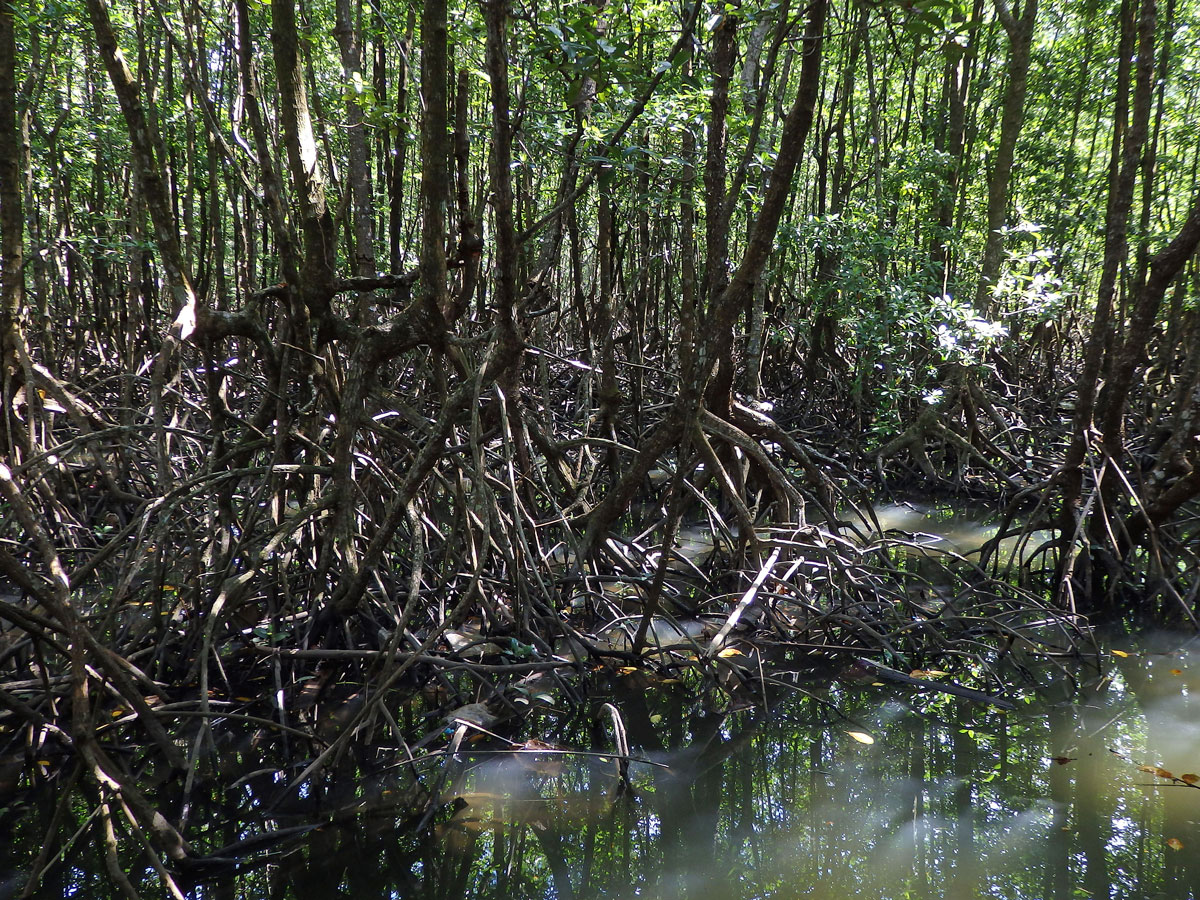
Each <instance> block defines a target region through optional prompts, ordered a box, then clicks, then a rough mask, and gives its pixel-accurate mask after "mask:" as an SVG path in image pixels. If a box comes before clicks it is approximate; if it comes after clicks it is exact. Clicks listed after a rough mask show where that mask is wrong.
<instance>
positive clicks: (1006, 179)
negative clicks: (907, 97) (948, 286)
mask: <svg viewBox="0 0 1200 900" xmlns="http://www.w3.org/2000/svg"><path fill="white" fill-rule="evenodd" d="M1037 6H1038V4H1037V0H1024V7H1023V8H1018V9H1016V10H1015V11H1010V10H1009V8H1008V2H1007V0H996V12H997V13H998V15H999V16H1000V23H1001V24H1002V25H1003V26H1004V30H1005V32H1006V33H1007V34H1008V42H1009V48H1008V70H1007V73H1006V75H1007V83H1006V84H1005V87H1004V101H1003V112H1002V114H1001V117H1000V141H999V143H998V144H997V145H996V156H995V159H994V160H993V162H992V171H991V174H990V175H989V177H988V204H987V236H986V239H985V243H984V248H983V263H982V265H981V266H980V273H979V287H978V289H977V291H976V294H975V308H976V309H977V310H979V312H980V314H981V315H985V316H986V315H987V313H988V310H989V307H990V305H991V296H990V295H991V291H992V289H993V288H994V287H995V286H996V279H997V278H998V277H999V275H1000V266H1001V264H1002V263H1003V262H1004V234H1003V229H1004V227H1005V224H1006V221H1007V215H1008V205H1009V193H1010V185H1011V183H1012V171H1013V157H1014V155H1015V153H1016V149H1017V139H1018V138H1019V137H1020V135H1021V126H1022V125H1023V124H1024V122H1025V87H1026V83H1027V81H1028V78H1029V50H1030V47H1031V45H1032V43H1033V25H1034V20H1035V19H1036V18H1037ZM952 109H953V108H952Z"/></svg>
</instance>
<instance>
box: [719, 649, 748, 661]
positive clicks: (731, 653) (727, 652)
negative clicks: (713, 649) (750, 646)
mask: <svg viewBox="0 0 1200 900" xmlns="http://www.w3.org/2000/svg"><path fill="white" fill-rule="evenodd" d="M745 655H746V654H745V653H743V652H742V651H741V650H739V649H738V648H737V647H726V648H725V649H724V650H722V651H721V652H720V653H718V654H717V656H720V657H722V658H724V659H728V658H729V657H731V656H745Z"/></svg>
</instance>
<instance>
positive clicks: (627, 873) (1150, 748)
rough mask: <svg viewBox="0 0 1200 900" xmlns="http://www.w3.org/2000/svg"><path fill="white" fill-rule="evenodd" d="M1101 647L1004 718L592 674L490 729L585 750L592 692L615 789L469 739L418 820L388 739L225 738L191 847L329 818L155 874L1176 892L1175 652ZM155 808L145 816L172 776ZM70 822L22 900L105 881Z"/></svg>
mask: <svg viewBox="0 0 1200 900" xmlns="http://www.w3.org/2000/svg"><path fill="white" fill-rule="evenodd" d="M1120 646H1123V647H1125V648H1126V649H1125V650H1124V651H1123V652H1126V653H1128V654H1129V655H1128V656H1120V655H1114V654H1113V653H1112V652H1110V651H1105V653H1104V654H1103V658H1102V662H1103V665H1104V667H1105V668H1104V671H1102V672H1101V671H1098V670H1096V669H1095V668H1092V667H1090V666H1088V665H1086V664H1082V665H1081V664H1072V666H1071V667H1070V668H1069V669H1067V670H1060V669H1058V668H1057V667H1054V666H1049V667H1047V666H1041V667H1038V668H1035V669H1032V670H1031V671H1030V672H1029V679H1030V680H1026V682H1025V683H1026V686H1027V687H1028V688H1029V692H1028V693H1027V694H1026V695H1025V696H1024V697H1022V698H1019V702H1018V704H1017V705H1018V709H1017V710H1016V711H1015V712H1008V713H1004V712H1001V711H998V710H995V709H991V708H988V707H983V706H979V705H976V704H973V703H970V702H967V701H963V700H960V699H957V698H952V697H948V696H945V695H930V694H926V695H921V696H919V695H915V694H911V693H906V692H903V691H898V690H896V689H885V688H882V687H878V686H875V685H873V684H872V683H871V681H870V678H869V676H867V675H866V674H865V673H863V672H856V671H849V672H844V673H842V674H841V675H840V676H839V678H838V680H836V681H834V682H832V683H828V681H827V680H826V683H825V685H824V686H818V685H815V684H812V683H805V682H804V681H803V680H802V679H800V678H799V677H797V686H796V687H795V688H794V689H790V690H789V689H787V688H783V687H776V688H775V689H773V691H772V693H773V694H774V700H773V702H772V704H771V706H770V708H769V709H765V710H764V709H761V708H759V709H752V708H748V709H742V710H740V711H730V710H728V709H726V710H722V709H719V708H717V706H716V705H714V704H719V703H722V702H724V701H721V700H719V697H720V696H721V695H720V694H719V693H718V692H711V693H701V695H700V696H699V698H697V695H696V691H695V688H696V687H697V686H696V685H683V684H679V683H672V682H671V681H670V680H664V679H661V678H659V679H650V678H647V676H645V675H643V674H640V673H632V674H630V675H628V676H618V677H616V678H615V679H614V681H613V683H612V684H611V685H610V689H609V690H608V691H607V692H606V694H605V696H604V697H603V698H601V697H597V698H595V702H594V703H592V704H591V705H590V706H589V707H588V709H589V712H588V713H587V714H576V715H571V714H566V713H563V714H558V713H555V712H554V711H553V710H550V709H544V710H542V711H541V712H539V713H536V714H534V715H533V716H531V717H530V718H529V719H527V720H526V722H525V725H524V728H523V730H522V729H521V728H520V727H518V726H512V725H505V724H503V723H500V724H497V725H495V726H494V727H495V728H496V729H498V730H499V731H501V732H503V733H506V734H507V736H508V737H510V738H511V739H512V740H519V741H524V740H527V739H529V738H540V739H542V740H545V741H548V742H551V743H553V744H554V745H556V746H557V747H560V748H564V749H567V750H588V749H592V748H593V747H597V748H598V750H599V752H601V753H602V752H604V751H605V750H609V749H611V744H610V743H609V741H608V739H607V737H606V736H605V735H606V733H608V731H609V729H608V721H609V720H608V718H607V716H606V715H605V714H603V713H602V712H601V709H600V707H599V702H600V700H601V699H607V700H611V702H612V703H613V704H614V705H615V706H616V707H617V708H618V709H619V710H620V712H621V716H622V719H623V721H624V723H625V725H626V727H627V728H628V733H629V739H630V742H631V752H632V753H633V754H634V755H635V756H638V757H640V758H641V759H642V760H644V761H641V762H634V763H633V764H632V765H631V767H630V772H629V775H630V780H631V782H632V785H633V788H634V794H633V795H632V796H629V795H628V794H626V795H624V796H622V794H621V790H620V787H619V785H620V781H619V779H618V777H617V772H616V764H615V761H614V760H612V759H611V758H607V757H603V756H599V755H583V756H578V755H572V754H570V753H557V754H549V755H546V754H537V753H512V752H503V751H504V750H506V749H511V745H509V744H507V743H505V742H503V741H498V740H495V739H490V738H489V739H486V740H485V741H484V742H483V743H479V744H470V743H468V744H464V752H463V753H462V754H460V755H459V756H458V757H456V758H455V759H454V760H453V761H452V763H451V764H450V765H449V766H448V767H447V766H446V761H445V758H444V757H435V758H434V759H432V760H430V761H429V762H427V763H424V764H422V765H421V766H420V767H419V769H420V771H421V773H422V778H423V780H424V781H425V783H426V784H429V785H433V784H435V783H440V791H441V796H442V797H443V799H444V801H445V806H444V807H443V808H442V810H441V812H440V813H439V814H438V815H437V816H436V817H435V818H433V819H432V820H430V821H429V822H427V823H422V822H421V821H420V820H419V817H414V815H413V813H412V811H411V809H410V808H409V807H407V806H406V805H405V804H404V802H403V798H405V797H406V796H408V792H409V791H410V789H411V781H410V780H409V776H408V775H407V774H406V771H405V769H404V767H402V766H398V765H396V764H395V763H396V761H397V759H398V754H397V753H396V752H395V751H394V750H389V749H388V748H386V747H373V748H358V751H357V752H358V755H359V763H358V768H357V769H356V770H355V772H354V773H353V774H352V775H348V774H346V773H345V772H343V774H342V775H340V776H339V777H337V778H335V779H333V780H331V781H329V782H327V783H324V784H320V785H318V784H316V783H309V784H306V785H304V786H303V787H302V788H301V790H299V791H296V792H291V793H281V790H282V788H283V786H284V785H286V783H287V780H288V777H289V774H290V775H294V774H295V772H296V771H297V770H296V769H295V768H290V769H289V768H287V767H280V766H278V765H277V764H274V763H272V762H271V759H273V758H276V756H275V752H276V751H278V750H280V749H281V747H280V746H279V745H278V744H274V745H273V744H271V742H270V741H269V739H267V738H266V737H265V736H263V735H252V734H236V733H230V734H229V735H227V737H226V738H225V739H224V743H223V746H222V754H221V758H222V764H221V767H222V771H221V772H220V773H218V774H219V777H217V778H214V779H213V780H212V781H206V780H204V779H201V780H200V782H199V783H198V785H197V787H196V789H195V790H194V792H193V796H192V805H191V807H190V809H189V824H188V834H189V836H190V837H191V839H192V840H193V841H194V843H195V844H196V845H197V848H198V849H201V850H207V851H209V852H211V851H215V850H216V849H217V848H219V847H221V846H224V845H228V844H231V843H233V842H235V841H238V840H242V839H245V838H247V837H252V836H254V835H260V834H267V833H271V832H277V830H278V829H286V828H297V827H298V826H303V825H305V824H306V823H312V822H313V821H320V820H322V819H327V818H330V817H329V816H328V815H327V814H328V813H329V811H330V810H333V809H338V810H341V813H340V815H339V816H335V817H334V818H337V819H338V821H335V822H332V823H331V824H326V825H325V826H323V827H321V828H319V829H316V830H309V831H302V832H301V833H292V834H290V835H288V834H286V833H285V834H284V836H283V837H282V839H280V840H277V841H275V842H273V843H269V844H264V845H262V846H261V847H258V848H254V847H248V848H247V847H243V848H241V849H240V850H238V855H239V856H240V857H241V859H242V866H241V867H240V868H217V869H214V870H212V871H210V872H208V873H204V878H203V879H201V880H198V881H194V882H193V883H191V884H190V885H189V883H188V882H187V881H186V880H181V882H180V884H181V886H182V887H183V889H184V890H185V891H187V892H188V895H189V896H191V897H195V898H207V897H221V898H258V897H268V896H270V897H279V898H296V900H300V898H314V900H316V898H321V900H327V898H334V897H346V898H355V900H360V898H376V897H381V898H382V897H429V898H453V900H457V898H464V897H469V898H484V897H487V898H521V897H545V898H600V897H604V898H633V897H654V898H676V897H679V898H684V897H697V898H766V897H772V898H774V897H811V898H845V897H855V898H914V897H920V898H924V897H929V898H934V897H949V898H972V897H1001V898H1068V897H1071V898H1074V897H1093V898H1094V897H1104V898H1145V900H1150V898H1163V897H1168V898H1176V897H1177V898H1184V897H1193V898H1195V897H1200V824H1198V822H1200V790H1197V789H1195V788H1191V787H1189V786H1187V785H1186V784H1184V782H1183V781H1175V782H1172V781H1170V780H1169V779H1166V778H1163V777H1159V776H1157V775H1154V774H1149V773H1146V772H1143V771H1140V770H1139V769H1138V766H1139V765H1147V766H1152V767H1162V768H1163V769H1164V770H1169V771H1170V772H1171V773H1173V774H1175V775H1177V776H1183V775H1190V774H1191V773H1195V772H1198V771H1200V695H1198V692H1200V654H1197V653H1194V652H1191V651H1189V650H1187V649H1184V648H1183V647H1182V644H1181V641H1180V640H1178V639H1172V638H1161V639H1158V640H1148V641H1145V642H1143V643H1142V645H1141V646H1139V647H1135V646H1132V645H1120ZM780 677H781V678H782V679H785V680H786V678H787V677H788V676H787V675H786V673H781V674H780ZM934 677H937V678H946V679H949V678H955V677H957V678H965V677H966V676H965V675H964V674H962V673H959V674H958V675H957V676H951V675H945V676H941V675H935V676H934ZM1013 677H1014V678H1016V677H1018V676H1016V675H1015V673H1014V676H1013ZM514 729H515V730H514ZM852 733H854V734H852ZM855 735H857V737H856V736H855ZM447 739H448V738H447ZM862 739H868V740H871V741H873V742H872V743H869V744H868V743H863V742H862ZM441 746H442V747H444V746H445V742H444V741H443V743H442V744H441ZM1111 751H1116V753H1114V752H1111ZM1117 754H1120V755H1117ZM1056 758H1057V760H1058V761H1056ZM439 779H441V781H440V782H439ZM31 781H35V782H36V781H38V779H37V778H33V779H30V777H29V776H28V775H26V776H25V780H24V784H25V785H29V784H30V783H31ZM59 787H60V786H59V785H58V784H57V783H56V782H55V781H54V780H50V781H47V782H44V783H40V785H39V786H37V787H36V789H35V790H33V791H31V792H22V793H17V794H10V795H7V796H6V797H5V799H4V802H5V803H7V804H8V805H7V806H6V807H5V808H4V810H3V812H0V873H3V874H0V896H9V895H11V893H12V891H13V890H14V889H15V888H16V886H17V885H19V884H20V883H21V881H23V878H24V874H25V870H26V869H27V867H28V866H29V864H30V861H31V860H32V859H33V857H34V856H35V855H36V853H37V852H38V851H39V850H40V848H41V847H42V845H43V843H44V841H45V838H46V829H47V826H48V823H49V816H50V813H51V811H52V810H53V807H54V804H55V801H56V800H57V799H58V793H57V791H58V789H59ZM157 799H158V802H160V803H163V804H164V805H165V806H168V807H170V806H171V804H172V803H175V802H177V801H178V799H179V792H178V789H176V788H169V787H164V788H163V789H162V792H161V795H160V796H159V797H158V798H157ZM356 804H361V805H363V806H364V807H369V808H370V809H372V810H373V811H372V812H368V813H363V814H359V815H354V814H351V813H349V812H348V810H352V809H353V808H354V806H355V805H356ZM93 814H94V798H89V797H88V796H86V795H83V794H80V795H78V796H77V797H76V798H74V800H73V801H72V802H71V803H70V804H68V806H67V807H66V815H65V819H64V820H63V821H62V822H60V824H59V827H58V828H57V829H56V830H55V831H54V832H53V835H52V839H51V843H52V844H53V845H55V846H56V847H59V848H61V849H60V852H61V858H62V862H61V863H59V864H58V865H56V866H54V867H53V868H52V869H51V871H50V873H49V874H48V876H47V881H46V884H45V887H44V888H43V890H42V891H41V892H40V894H39V896H46V897H59V896H78V897H110V896H111V897H116V896H118V894H117V893H116V891H115V889H114V888H113V887H112V886H111V885H110V884H109V883H108V878H107V876H106V875H105V869H104V864H103V861H102V858H101V855H100V852H99V850H98V849H97V848H96V847H95V846H94V842H93V841H92V840H91V839H90V838H85V839H83V840H77V841H75V842H74V843H72V842H71V837H72V835H75V834H76V832H77V831H78V830H79V829H80V827H81V825H82V824H83V823H84V822H85V821H86V820H87V819H88V818H89V817H90V816H91V815H93ZM422 826H423V827H422ZM276 837H279V835H278V834H276ZM1175 842H1178V846H1179V847H1180V848H1181V849H1178V850H1177V849H1173V845H1174V843H1175ZM122 858H123V859H124V860H125V861H126V865H127V867H128V868H129V870H130V876H131V879H132V880H133V882H134V883H135V884H139V883H140V885H141V888H142V890H143V895H144V896H162V893H161V889H159V888H158V887H156V886H155V879H154V877H153V876H152V875H151V874H149V872H148V869H147V868H146V867H145V865H144V862H143V861H140V860H139V858H138V856H137V854H136V852H135V851H133V850H132V849H130V848H128V847H126V848H125V849H124V851H123V857H122Z"/></svg>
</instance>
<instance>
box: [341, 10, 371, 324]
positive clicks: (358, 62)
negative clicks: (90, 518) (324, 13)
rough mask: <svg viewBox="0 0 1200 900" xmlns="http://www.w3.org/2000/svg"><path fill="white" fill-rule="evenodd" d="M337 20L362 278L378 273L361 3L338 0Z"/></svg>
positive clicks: (362, 302)
mask: <svg viewBox="0 0 1200 900" xmlns="http://www.w3.org/2000/svg"><path fill="white" fill-rule="evenodd" d="M336 7H337V13H336V15H337V22H336V24H335V26H334V29H333V31H334V35H335V36H336V37H337V41H338V47H339V48H340V49H341V54H342V77H343V78H344V79H345V80H346V143H347V150H348V153H347V163H348V165H347V172H346V181H347V182H348V183H349V186H350V196H351V210H352V214H351V221H352V222H353V229H352V231H353V234H354V247H353V253H352V258H353V261H354V262H353V265H352V266H351V269H352V271H353V272H354V274H355V275H358V276H360V277H362V278H369V277H371V276H373V275H375V274H376V265H375V209H374V196H373V195H374V191H373V189H372V186H371V163H370V153H369V151H368V141H367V125H366V122H365V120H364V116H363V109H362V105H361V104H360V103H359V102H358V93H359V92H360V91H362V90H363V87H364V82H363V76H362V47H361V45H360V41H359V29H358V22H357V19H358V16H359V9H358V3H356V2H353V3H352V0H337V4H336ZM369 300H370V295H369V294H361V295H360V297H359V310H358V312H359V318H360V320H361V318H362V316H363V315H364V314H365V312H366V309H365V307H366V304H367V303H368V302H369Z"/></svg>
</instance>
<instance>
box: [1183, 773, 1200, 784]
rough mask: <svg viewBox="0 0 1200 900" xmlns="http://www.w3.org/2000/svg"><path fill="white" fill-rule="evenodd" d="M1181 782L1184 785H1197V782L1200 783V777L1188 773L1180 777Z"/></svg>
mask: <svg viewBox="0 0 1200 900" xmlns="http://www.w3.org/2000/svg"><path fill="white" fill-rule="evenodd" d="M1179 780H1180V781H1182V782H1183V783H1184V784H1195V783H1196V782H1197V781H1200V775H1193V774H1192V773H1191V772H1186V773H1184V774H1183V775H1180V776H1179Z"/></svg>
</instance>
